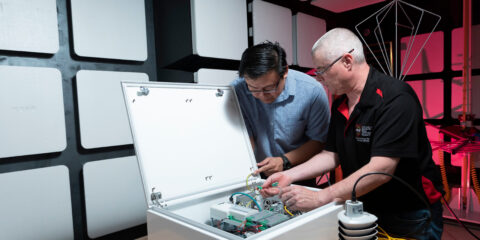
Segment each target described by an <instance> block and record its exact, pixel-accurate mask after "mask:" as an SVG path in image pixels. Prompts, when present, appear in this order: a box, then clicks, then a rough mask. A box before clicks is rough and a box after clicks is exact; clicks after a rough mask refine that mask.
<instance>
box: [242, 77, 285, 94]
mask: <svg viewBox="0 0 480 240" xmlns="http://www.w3.org/2000/svg"><path fill="white" fill-rule="evenodd" d="M280 81H282V78H281V77H280V78H279V79H278V81H277V83H276V84H274V86H267V87H265V88H263V89H260V90H252V89H250V86H249V85H248V84H247V88H248V91H250V93H251V94H260V93H274V92H276V91H277V89H278V85H280Z"/></svg>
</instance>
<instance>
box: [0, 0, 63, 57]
mask: <svg viewBox="0 0 480 240" xmlns="http://www.w3.org/2000/svg"><path fill="white" fill-rule="evenodd" d="M58 46H59V44H58V24H57V2H56V0H0V49H2V50H11V51H22V52H37V53H52V54H53V53H56V52H57V51H58Z"/></svg>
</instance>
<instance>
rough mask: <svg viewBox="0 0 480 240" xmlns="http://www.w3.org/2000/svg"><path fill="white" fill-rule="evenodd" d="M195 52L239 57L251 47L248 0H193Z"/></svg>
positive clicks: (201, 54) (238, 58)
mask: <svg viewBox="0 0 480 240" xmlns="http://www.w3.org/2000/svg"><path fill="white" fill-rule="evenodd" d="M190 2H191V11H192V41H193V53H194V54H198V55H199V56H202V57H213V58H223V59H233V60H240V58H241V56H242V52H243V51H244V50H245V49H246V48H247V47H248V27H247V5H246V1H245V0H191V1H190Z"/></svg>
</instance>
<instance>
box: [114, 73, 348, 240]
mask: <svg viewBox="0 0 480 240" xmlns="http://www.w3.org/2000/svg"><path fill="white" fill-rule="evenodd" d="M122 88H123V91H124V95H125V102H126V105H127V112H128V116H129V121H130V127H131V130H132V136H133V141H134V145H135V151H136V154H137V158H138V162H139V166H140V172H141V176H142V181H143V185H144V190H145V197H146V200H147V204H148V210H147V227H148V239H149V240H154V239H288V240H291V239H338V236H337V234H338V230H337V217H336V216H337V213H338V212H339V211H340V210H341V209H342V205H336V204H335V203H330V204H327V205H325V206H323V207H320V208H318V209H315V210H313V211H310V212H307V213H298V214H295V216H293V215H292V214H291V213H290V214H291V215H292V216H293V217H289V219H288V220H284V221H282V222H281V223H279V224H276V225H274V226H273V225H272V226H271V227H270V226H269V227H268V228H266V229H261V231H260V230H258V229H259V228H258V225H257V226H256V227H257V229H256V230H258V231H256V232H255V233H254V234H249V236H246V235H245V236H239V235H236V234H233V233H230V232H227V231H224V230H221V229H219V228H217V226H216V224H213V222H214V219H213V217H211V211H212V210H211V207H212V206H216V205H217V204H222V203H225V204H227V202H229V197H230V198H231V196H233V195H234V194H236V193H238V192H246V191H247V187H248V186H247V184H248V183H247V182H246V180H245V179H247V180H248V177H247V176H248V175H249V174H250V173H251V172H253V171H254V170H255V169H256V168H257V166H256V161H255V157H254V154H253V151H252V148H251V143H250V140H249V136H248V133H247V131H246V127H245V124H244V122H243V118H242V114H241V110H240V106H239V104H238V101H237V97H236V95H235V92H234V89H233V88H232V87H230V86H202V85H196V84H174V83H158V82H156V83H154V82H148V83H127V82H123V83H122ZM252 179H253V181H252V182H253V183H252V184H257V185H258V184H261V182H262V180H261V179H257V178H255V177H253V178H252ZM250 189H251V187H250ZM257 196H258V195H257ZM236 199H237V198H236ZM235 201H237V200H235ZM232 202H233V201H232ZM251 202H253V201H251ZM251 202H250V203H251ZM255 203H257V202H256V201H255ZM280 203H281V202H280ZM280 203H279V204H280ZM232 204H233V203H232ZM251 205H254V204H251ZM263 206H265V205H263ZM235 207H237V206H236V205H235ZM245 207H248V205H246V206H245ZM256 207H257V209H258V210H261V208H260V205H258V204H257V206H256ZM252 208H254V206H252ZM264 210H265V209H264ZM270 210H271V209H270ZM265 211H266V210H265ZM257 212H258V213H260V211H257ZM226 221H227V220H225V222H226ZM225 222H223V220H220V221H219V224H218V225H220V224H224V223H225ZM243 227H244V228H245V227H246V220H245V221H244V225H243Z"/></svg>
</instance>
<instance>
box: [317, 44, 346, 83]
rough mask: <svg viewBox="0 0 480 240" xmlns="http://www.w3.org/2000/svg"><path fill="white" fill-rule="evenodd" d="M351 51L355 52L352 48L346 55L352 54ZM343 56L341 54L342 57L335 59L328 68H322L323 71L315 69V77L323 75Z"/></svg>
mask: <svg viewBox="0 0 480 240" xmlns="http://www.w3.org/2000/svg"><path fill="white" fill-rule="evenodd" d="M353 50H355V49H353V48H352V50H350V51H348V53H352V52H353ZM343 56H345V54H343V55H342V56H340V57H338V58H337V59H335V60H334V61H333V62H332V63H330V64H328V66H326V67H324V68H323V69H318V68H317V70H316V71H315V72H314V73H315V75H317V76H318V75H323V74H324V73H325V72H326V71H328V69H330V68H331V67H332V66H333V64H335V63H336V62H338V60H340V59H342V58H343Z"/></svg>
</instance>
